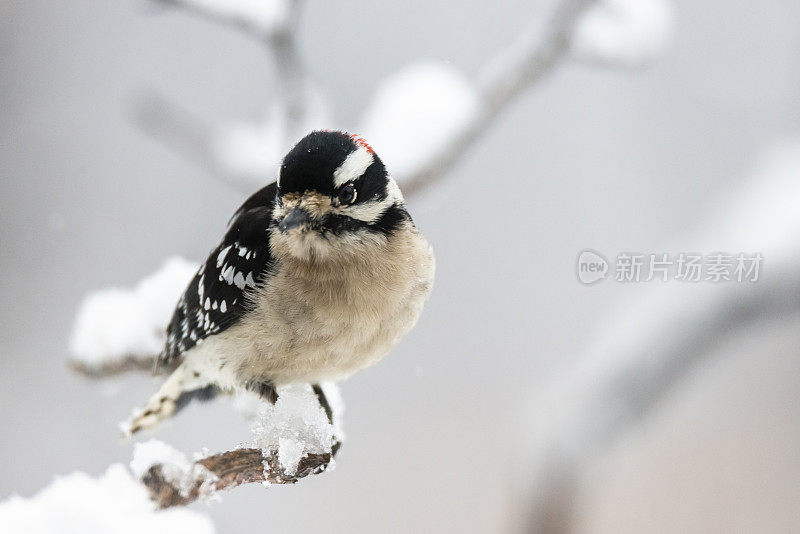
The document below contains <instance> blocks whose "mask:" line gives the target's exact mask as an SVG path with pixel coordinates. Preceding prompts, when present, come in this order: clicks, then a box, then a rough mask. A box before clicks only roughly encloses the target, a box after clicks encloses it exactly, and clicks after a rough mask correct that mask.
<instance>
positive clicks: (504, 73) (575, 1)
mask: <svg viewBox="0 0 800 534" xmlns="http://www.w3.org/2000/svg"><path fill="white" fill-rule="evenodd" d="M595 1H596V0H564V1H562V2H561V3H560V4H559V5H558V6H557V8H556V11H555V13H554V14H553V16H552V17H551V19H550V22H549V24H548V25H547V28H546V34H545V36H544V38H543V39H541V40H540V41H537V40H536V38H535V32H534V31H528V32H526V33H524V34H523V35H521V36H520V37H519V38H518V39H517V41H516V42H515V43H514V44H513V45H511V46H510V47H509V48H508V49H506V50H504V51H503V52H501V53H500V54H498V56H497V57H495V58H494V59H492V60H491V61H490V62H489V63H488V65H487V66H486V67H485V68H484V71H483V73H482V74H481V76H480V78H479V81H478V91H479V96H480V99H481V101H480V108H479V109H478V112H477V113H475V115H474V116H473V117H472V120H471V121H469V122H468V123H466V125H465V126H464V127H463V128H462V129H461V130H460V131H458V132H456V133H455V134H454V135H453V137H452V139H450V140H449V142H448V143H446V144H445V145H444V146H443V147H442V149H441V150H440V151H439V152H438V153H436V154H434V155H433V156H432V157H431V158H430V161H429V162H428V163H426V164H425V165H423V166H422V167H421V168H420V169H419V170H418V171H416V172H415V173H414V174H413V175H411V176H408V177H407V178H405V179H404V180H403V182H402V184H401V186H402V188H403V193H404V194H405V195H407V196H412V195H415V194H418V193H419V192H420V191H421V190H422V189H424V188H425V187H427V186H429V185H431V184H432V183H434V182H436V181H437V180H440V179H441V178H442V177H443V176H444V175H445V174H446V173H447V171H448V170H449V169H450V168H451V167H452V166H453V165H454V164H455V163H456V161H457V160H458V159H459V158H460V157H462V156H463V155H464V154H465V153H466V151H467V150H468V149H469V148H470V147H471V146H472V144H473V143H474V142H475V141H476V140H477V139H478V138H479V137H480V135H481V134H482V133H484V132H485V131H486V129H487V127H488V126H489V125H491V123H492V122H493V121H494V120H495V119H496V118H497V117H498V116H499V114H500V112H501V111H503V110H504V109H505V108H506V107H508V105H509V104H510V103H511V102H513V100H514V99H515V98H516V97H517V96H519V95H520V94H521V93H523V92H524V91H525V90H527V89H528V88H529V87H531V86H532V85H534V84H535V83H536V82H538V81H540V80H541V79H543V78H544V77H546V76H547V75H548V74H550V73H551V72H553V69H554V67H556V66H557V65H558V64H559V62H560V61H561V60H562V59H563V58H564V57H566V55H567V54H568V52H569V46H570V40H571V37H572V31H573V28H574V26H575V22H576V20H577V19H578V17H579V16H580V15H581V13H583V11H584V10H585V9H586V8H587V7H588V6H590V5H591V4H592V3H594V2H595ZM537 43H538V44H537Z"/></svg>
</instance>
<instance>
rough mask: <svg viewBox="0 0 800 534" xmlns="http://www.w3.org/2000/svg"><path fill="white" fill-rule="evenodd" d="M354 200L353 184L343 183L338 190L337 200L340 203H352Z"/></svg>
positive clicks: (354, 190) (354, 189)
mask: <svg viewBox="0 0 800 534" xmlns="http://www.w3.org/2000/svg"><path fill="white" fill-rule="evenodd" d="M355 201H356V188H355V187H354V186H353V184H345V186H344V187H342V189H341V190H340V191H339V202H340V203H341V204H352V203H353V202H355Z"/></svg>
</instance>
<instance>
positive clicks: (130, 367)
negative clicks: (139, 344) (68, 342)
mask: <svg viewBox="0 0 800 534" xmlns="http://www.w3.org/2000/svg"><path fill="white" fill-rule="evenodd" d="M154 361H155V358H154V357H152V356H128V357H127V358H123V359H121V360H109V361H107V362H102V363H100V364H97V365H91V364H88V363H86V362H82V361H80V360H69V361H67V365H68V366H69V368H70V369H72V370H73V371H75V372H76V373H79V374H82V375H85V376H88V377H89V378H110V377H113V376H117V375H121V374H124V373H129V372H132V371H143V372H150V373H152V372H153V369H154V365H153V364H154Z"/></svg>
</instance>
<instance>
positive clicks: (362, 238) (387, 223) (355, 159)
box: [271, 131, 411, 261]
mask: <svg viewBox="0 0 800 534" xmlns="http://www.w3.org/2000/svg"><path fill="white" fill-rule="evenodd" d="M272 220H273V222H272V224H273V228H274V230H273V232H272V238H271V246H272V249H273V252H274V253H276V254H278V255H285V254H289V255H291V256H293V257H294V258H297V259H301V260H308V261H318V260H325V259H327V258H336V257H346V256H350V255H353V254H359V253H362V252H363V250H364V247H369V246H371V245H374V244H375V243H380V242H385V241H386V239H387V238H388V237H389V236H390V235H391V234H392V233H393V232H395V231H396V230H397V229H398V228H400V227H401V226H403V225H406V224H411V223H410V218H409V216H408V212H407V211H406V209H405V203H404V201H403V195H402V194H401V193H400V189H399V188H398V187H397V184H396V183H395V181H394V180H393V179H392V178H391V176H389V174H388V173H387V171H386V167H385V166H384V165H383V162H381V160H380V159H379V158H378V156H377V155H376V154H375V152H374V151H373V150H372V147H370V146H369V145H368V144H367V142H366V141H364V140H363V139H361V138H360V137H357V136H354V135H348V134H346V133H343V132H337V131H315V132H312V133H310V134H308V135H307V136H306V137H304V138H303V139H302V140H301V141H300V142H299V143H297V145H295V147H294V148H293V149H292V150H290V151H289V153H288V154H286V156H285V157H284V159H283V164H282V165H281V169H280V175H279V178H278V197H277V200H276V202H275V209H274V211H273V214H272Z"/></svg>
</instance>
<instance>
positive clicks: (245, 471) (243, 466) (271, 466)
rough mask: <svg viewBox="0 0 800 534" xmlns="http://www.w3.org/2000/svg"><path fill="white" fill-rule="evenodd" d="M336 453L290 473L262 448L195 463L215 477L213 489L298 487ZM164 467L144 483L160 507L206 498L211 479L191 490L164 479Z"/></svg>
mask: <svg viewBox="0 0 800 534" xmlns="http://www.w3.org/2000/svg"><path fill="white" fill-rule="evenodd" d="M333 454H335V450H334V452H333V453H320V454H308V455H306V456H304V457H303V458H302V459H301V460H300V462H299V463H298V465H297V469H296V470H294V471H292V472H290V473H288V472H286V470H285V469H284V468H283V467H282V466H281V463H280V462H279V460H278V453H277V452H272V453H270V454H269V455H268V456H265V455H264V453H263V452H262V451H261V450H260V449H236V450H232V451H228V452H223V453H221V454H215V455H213V456H209V457H207V458H203V459H202V460H198V461H197V462H195V465H196V466H199V467H201V468H202V469H201V470H198V471H201V472H205V473H211V474H212V475H213V477H214V478H213V482H212V483H211V484H212V488H210V489H208V491H219V490H225V489H230V488H235V487H236V486H240V485H242V484H250V483H253V482H265V483H269V484H294V483H295V482H297V481H298V480H300V479H301V478H304V477H306V476H308V475H312V474H318V473H322V472H323V471H325V469H326V468H327V467H328V464H329V463H330V462H331V459H332V458H333ZM163 469H164V466H163V465H162V464H156V465H153V466H151V467H150V468H149V469H148V470H147V472H146V473H145V474H144V475H143V476H142V478H141V480H142V483H143V484H144V485H145V486H146V487H147V489H148V490H149V491H150V496H151V498H152V500H153V501H154V502H155V503H156V504H157V505H158V506H159V507H160V508H169V507H172V506H184V505H186V504H189V503H191V502H193V501H195V500H197V499H198V498H200V497H202V496H203V495H204V493H205V491H207V488H208V483H207V481H208V478H207V476H204V475H200V476H198V477H196V479H195V480H194V481H193V482H192V483H191V485H190V487H189V489H188V491H187V490H186V489H185V488H181V487H179V486H178V485H176V484H175V483H173V482H171V481H170V480H168V477H166V476H164V473H163Z"/></svg>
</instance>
